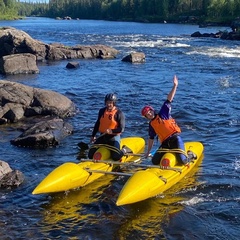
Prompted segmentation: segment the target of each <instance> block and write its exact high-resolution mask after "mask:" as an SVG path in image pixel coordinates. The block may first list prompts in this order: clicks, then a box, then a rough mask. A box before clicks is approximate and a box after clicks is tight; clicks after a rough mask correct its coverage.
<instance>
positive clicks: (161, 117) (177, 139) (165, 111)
mask: <svg viewBox="0 0 240 240" xmlns="http://www.w3.org/2000/svg"><path fill="white" fill-rule="evenodd" d="M177 86H178V78H177V76H176V75H174V77H173V87H172V89H171V91H170V92H169V94H168V96H167V100H166V101H165V102H164V103H163V105H162V107H161V109H160V111H159V112H158V113H157V112H156V111H155V110H154V109H153V107H151V106H145V107H143V108H142V111H141V114H142V116H143V117H145V118H147V119H148V120H150V122H149V130H148V133H149V139H148V147H147V152H146V154H145V156H146V157H148V156H149V154H150V151H151V149H152V146H153V143H154V138H155V137H156V136H158V138H159V140H160V141H161V145H160V147H159V149H160V148H165V149H182V150H183V151H184V152H185V147H184V143H183V140H182V138H181V136H180V133H181V129H180V127H179V126H178V125H177V123H176V121H175V120H174V119H173V118H172V116H171V103H172V101H173V98H174V96H175V93H176V90H177ZM163 155H164V152H161V151H156V152H155V154H154V155H153V157H152V163H153V164H154V165H159V164H160V161H161V158H162V156H163ZM178 159H179V160H180V161H181V162H182V163H183V164H185V165H186V164H188V163H189V158H188V157H187V156H186V155H185V154H181V153H180V154H178Z"/></svg>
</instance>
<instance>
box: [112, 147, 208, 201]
mask: <svg viewBox="0 0 240 240" xmlns="http://www.w3.org/2000/svg"><path fill="white" fill-rule="evenodd" d="M185 149H186V152H188V151H191V152H193V153H195V154H196V159H192V160H191V161H190V163H189V165H188V166H185V165H183V164H181V163H178V162H177V160H176V155H175V154H174V153H171V152H167V153H165V154H164V156H163V158H162V160H161V164H163V163H164V162H166V161H167V162H169V163H170V167H166V169H163V167H161V166H160V165H158V166H156V165H152V166H149V167H148V168H147V169H145V170H140V171H137V172H135V173H134V174H133V175H132V176H131V177H130V178H129V180H128V181H127V182H126V183H125V185H124V186H123V188H122V190H121V192H120V194H119V197H118V199H117V202H116V205H117V206H121V205H125V204H132V203H135V202H139V201H142V200H145V199H148V198H151V197H154V196H156V195H159V194H161V193H163V192H164V191H166V190H167V189H169V188H170V187H172V186H173V185H174V184H176V183H177V182H179V181H180V180H181V179H182V178H183V177H184V176H186V174H188V173H189V172H190V171H191V170H192V169H193V167H194V166H195V165H196V163H197V162H198V161H199V160H200V159H201V157H202V154H203V149H204V147H203V145H202V143H200V142H187V143H185Z"/></svg>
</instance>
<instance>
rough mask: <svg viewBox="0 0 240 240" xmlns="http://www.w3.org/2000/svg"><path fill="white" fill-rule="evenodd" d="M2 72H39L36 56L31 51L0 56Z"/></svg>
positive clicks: (0, 69)
mask: <svg viewBox="0 0 240 240" xmlns="http://www.w3.org/2000/svg"><path fill="white" fill-rule="evenodd" d="M0 73H3V74H7V75H9V74H12V75H15V74H35V73H39V69H38V67H37V63H36V56H35V55H33V54H30V53H24V54H11V55H6V56H3V57H1V58H0Z"/></svg>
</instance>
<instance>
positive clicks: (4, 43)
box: [0, 27, 119, 61]
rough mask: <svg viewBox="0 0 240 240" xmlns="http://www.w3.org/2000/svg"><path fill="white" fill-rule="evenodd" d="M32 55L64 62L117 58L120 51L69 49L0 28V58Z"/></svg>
mask: <svg viewBox="0 0 240 240" xmlns="http://www.w3.org/2000/svg"><path fill="white" fill-rule="evenodd" d="M19 53H31V54H33V55H35V56H36V59H37V60H41V61H45V60H62V59H74V58H75V59H77V58H104V59H105V58H115V56H116V55H117V54H118V53H119V51H118V50H116V49H114V48H111V47H108V46H104V45H93V46H75V47H69V46H64V45H62V44H59V43H53V44H46V43H43V42H41V41H38V40H35V39H33V38H32V37H30V36H29V35H28V34H27V33H25V32H24V31H21V30H17V29H15V28H12V27H2V28H0V57H2V56H5V55H11V54H19Z"/></svg>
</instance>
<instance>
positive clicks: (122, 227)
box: [0, 18, 240, 239]
mask: <svg viewBox="0 0 240 240" xmlns="http://www.w3.org/2000/svg"><path fill="white" fill-rule="evenodd" d="M0 26H12V27H15V28H17V29H21V30H23V31H26V32H27V33H28V34H29V35H31V36H32V37H33V38H35V39H38V40H40V41H43V42H46V43H52V42H61V43H63V44H65V45H68V46H74V45H77V44H83V45H92V44H105V45H109V46H112V47H114V48H116V49H118V50H120V53H119V55H118V56H117V58H116V59H113V60H77V61H79V63H80V68H78V69H75V70H68V69H66V64H67V62H68V61H59V62H55V63H49V64H39V69H40V74H37V75H27V76H25V75H23V76H8V77H6V76H0V77H1V79H5V80H9V81H16V82H19V83H23V84H26V85H29V86H33V87H39V88H43V89H51V90H54V91H57V92H60V93H62V94H64V95H66V96H67V97H69V98H70V99H71V100H72V101H73V102H74V103H75V104H76V105H77V107H78V113H77V114H76V115H75V116H74V117H72V118H70V119H67V121H69V122H70V123H71V124H72V125H73V126H74V130H75V131H74V134H73V135H71V136H69V137H67V138H66V139H65V140H64V141H62V142H61V144H60V146H58V147H56V148H50V149H46V150H31V149H22V148H16V147H14V146H11V145H10V140H11V139H13V138H15V137H17V136H18V135H19V134H20V132H18V131H17V130H15V128H14V127H12V126H11V125H9V126H0V150H1V159H2V160H4V161H7V162H8V163H9V164H10V166H11V167H12V168H14V169H19V170H20V171H22V172H23V173H24V175H25V182H24V183H23V184H22V185H21V186H20V187H18V188H16V189H12V190H1V191H0V201H1V203H0V204H1V208H0V213H1V218H0V229H1V231H0V238H1V239H238V237H239V235H240V229H239V226H240V207H239V206H240V205H239V200H240V180H239V173H240V152H239V139H240V131H239V126H240V106H239V102H240V101H239V100H240V97H239V93H240V91H239V89H240V82H239V79H240V71H239V62H240V42H237V41H223V40H219V39H212V38H191V37H190V35H191V34H192V33H194V32H195V31H200V32H201V33H204V32H208V33H211V32H213V33H215V32H217V31H219V30H223V31H224V30H228V31H229V30H230V29H228V28H227V27H214V28H206V29H199V28H198V26H194V25H175V24H144V23H131V22H107V21H93V20H80V21H75V20H72V21H57V20H51V19H45V18H42V19H39V18H28V19H26V20H19V21H8V22H6V21H0ZM132 51H141V52H144V53H145V55H146V63H144V64H129V63H125V62H122V61H121V59H122V58H123V57H124V56H126V55H127V54H129V53H130V52H132ZM174 74H177V75H178V77H179V87H178V90H177V94H176V96H175V99H174V102H173V110H172V114H173V116H174V117H175V118H176V119H177V120H178V123H179V125H180V126H181V128H182V136H183V139H184V140H185V141H201V142H202V143H203V144H204V147H205V151H204V159H203V161H202V162H201V163H200V165H199V166H198V167H197V168H196V169H195V171H194V172H193V173H192V174H191V176H189V177H188V178H186V179H184V180H183V181H181V182H180V183H179V184H177V185H176V186H174V187H173V188H172V189H170V190H169V191H167V192H166V193H165V194H164V195H161V196H158V197H156V198H153V199H149V200H146V201H143V202H140V203H137V204H132V205H129V206H122V207H116V205H115V201H116V199H117V196H118V193H119V191H120V190H121V188H122V186H123V184H124V182H125V181H126V178H125V177H117V178H116V177H113V176H106V178H103V179H100V180H99V181H97V182H96V183H93V184H90V185H89V186H86V187H85V188H83V189H80V190H77V191H70V192H68V193H59V194H54V195H51V196H50V195H32V194H31V192H32V190H33V189H34V188H35V187H36V185H37V184H38V183H39V182H40V181H41V180H42V179H43V178H44V177H45V176H46V175H47V174H48V173H49V172H50V171H52V170H53V169H54V168H56V167H57V166H59V165H60V164H62V163H64V162H67V161H70V162H78V160H77V156H78V148H77V143H78V142H79V141H85V142H88V141H89V138H90V134H91V130H92V127H93V124H94V121H95V120H96V117H97V112H98V109H99V108H100V107H102V106H103V100H104V96H105V94H106V93H110V92H116V93H117V94H118V97H119V102H118V105H119V107H120V108H121V109H122V110H123V111H124V112H125V115H126V119H127V126H126V130H125V133H124V134H123V136H142V137H144V138H145V139H146V140H147V122H146V121H145V120H144V119H143V118H142V117H141V116H140V110H141V107H142V106H143V105H145V104H151V105H153V106H154V107H155V108H156V109H157V108H159V107H160V106H161V104H162V102H163V101H164V100H165V99H166V96H167V94H168V92H169V91H170V89H171V87H172V77H173V75H174ZM156 146H157V143H156Z"/></svg>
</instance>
